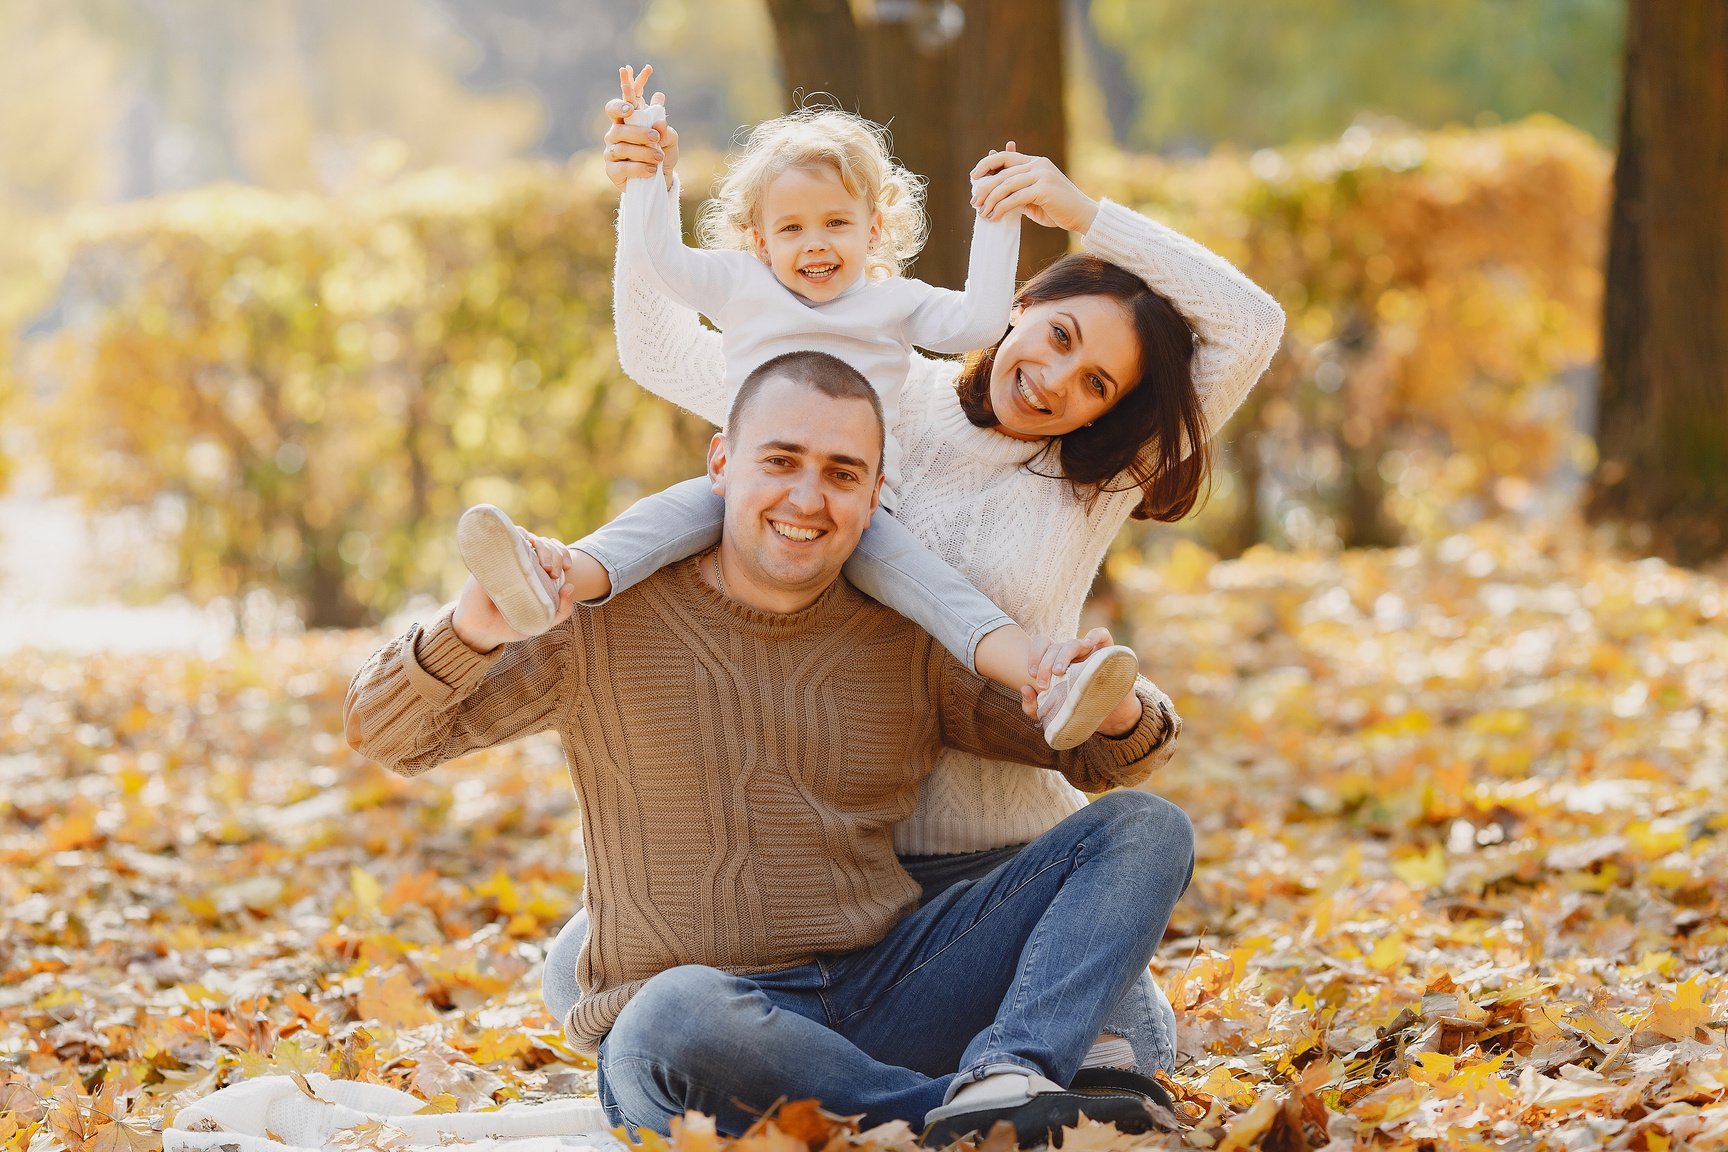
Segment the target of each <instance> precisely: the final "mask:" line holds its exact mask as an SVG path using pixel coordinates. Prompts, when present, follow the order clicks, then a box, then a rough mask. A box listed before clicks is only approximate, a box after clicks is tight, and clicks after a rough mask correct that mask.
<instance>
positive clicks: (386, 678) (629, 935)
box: [346, 560, 1180, 1052]
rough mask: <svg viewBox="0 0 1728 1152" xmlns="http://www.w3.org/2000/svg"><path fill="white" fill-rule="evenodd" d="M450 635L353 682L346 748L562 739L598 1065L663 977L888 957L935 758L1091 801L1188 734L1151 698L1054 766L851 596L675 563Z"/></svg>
mask: <svg viewBox="0 0 1728 1152" xmlns="http://www.w3.org/2000/svg"><path fill="white" fill-rule="evenodd" d="M451 616H452V612H451V610H450V609H446V610H445V611H444V612H443V613H442V614H440V616H439V617H438V618H437V620H436V621H434V623H433V624H431V625H430V626H429V627H427V628H425V629H422V628H420V627H418V626H416V627H415V628H413V629H411V630H410V631H409V632H408V633H407V635H405V636H403V637H401V638H399V639H397V640H396V641H394V642H392V643H391V644H389V645H387V646H386V647H384V648H383V649H381V650H380V651H378V652H377V653H375V654H374V655H373V656H372V658H371V659H370V660H369V661H367V663H366V665H365V666H364V667H362V668H361V669H360V671H359V672H358V673H357V674H356V675H355V677H354V681H353V683H352V684H351V685H350V686H349V690H348V699H347V706H346V712H347V732H348V737H349V741H350V743H352V744H353V745H354V746H355V747H356V748H358V749H359V750H360V751H361V752H363V753H364V754H366V755H367V756H369V757H371V758H372V759H374V760H377V761H379V762H381V763H383V764H385V765H386V766H387V767H389V768H391V769H393V770H395V771H397V772H400V773H402V774H404V775H414V774H416V773H419V772H422V771H424V770H426V769H427V768H430V767H431V766H433V765H434V764H438V763H440V762H442V761H445V760H449V759H451V758H453V757H456V756H460V755H462V754H463V753H465V752H468V751H471V750H473V749H476V748H482V747H486V746H489V745H493V744H498V743H502V742H504V741H507V740H511V739H514V738H516V737H518V736H522V735H525V734H527V733H529V732H534V731H542V730H555V731H557V732H558V733H559V735H560V736H561V737H562V740H563V745H564V752H565V756H566V758H567V759H568V761H569V764H570V769H571V779H572V780H573V782H574V783H575V786H576V794H577V800H578V804H579V806H580V809H581V817H582V829H583V838H584V844H585V851H586V854H587V885H586V888H585V892H584V900H585V902H586V904H587V908H588V914H589V917H590V918H591V924H592V926H591V928H590V931H589V935H588V940H587V943H586V945H585V947H584V950H583V952H582V956H581V958H580V960H579V961H578V963H577V972H576V976H577V981H578V982H579V983H580V985H581V987H582V992H583V995H582V999H581V1001H580V1002H579V1003H578V1004H577V1006H576V1007H575V1008H574V1009H573V1010H572V1011H571V1013H570V1015H569V1017H568V1018H567V1019H566V1020H565V1022H564V1024H565V1030H566V1032H567V1033H568V1034H569V1036H570V1038H571V1041H572V1043H574V1044H576V1045H577V1046H578V1047H579V1048H581V1049H582V1050H583V1051H587V1052H593V1051H594V1050H595V1049H596V1048H597V1047H598V1046H599V1043H600V1041H601V1039H602V1038H603V1037H604V1036H605V1035H606V1033H607V1031H608V1030H609V1029H610V1028H611V1026H612V1022H613V1021H614V1020H615V1019H616V1018H617V1015H618V1013H619V1011H620V1010H622V1008H623V1007H624V1005H625V1004H626V1003H627V1002H628V1001H629V999H630V997H631V996H632V995H633V994H634V993H635V991H636V990H637V989H638V988H640V987H641V985H642V983H643V982H644V981H646V980H647V979H649V978H650V977H652V976H654V975H655V974H656V973H658V972H662V971H664V970H665V969H667V968H671V967H674V966H676V965H679V964H708V965H712V966H714V967H717V968H721V969H724V970H725V971H728V972H733V973H737V974H741V975H743V974H750V973H754V972H765V971H774V970H777V969H781V968H786V967H790V966H793V965H796V964H802V963H806V962H808V961H809V960H810V959H811V958H812V957H814V956H817V955H819V954H825V953H834V952H849V951H852V950H854V949H857V948H861V947H864V946H866V945H869V944H873V943H875V942H876V941H877V940H879V939H881V937H882V936H883V934H884V933H886V932H887V930H888V929H889V928H890V927H891V926H892V925H893V924H894V923H895V922H896V921H897V920H898V919H899V918H900V917H901V916H902V915H904V914H905V913H906V912H907V911H908V910H910V909H911V908H912V907H914V906H915V905H916V904H917V898H918V888H917V885H916V884H914V883H913V882H912V880H911V878H910V877H908V876H907V875H906V873H905V871H904V870H903V869H901V867H900V865H899V862H898V861H897V860H896V859H895V856H894V848H893V842H892V829H893V828H894V826H895V825H896V824H898V823H900V822H901V821H902V820H904V819H905V818H906V817H907V816H908V815H909V814H910V813H911V811H912V808H913V805H914V803H915V802H916V798H917V784H918V781H919V780H920V779H921V778H922V777H923V776H925V775H926V774H927V773H928V772H929V771H930V770H931V769H932V768H933V767H934V766H935V764H936V759H937V755H938V752H939V751H940V749H941V747H942V746H943V745H944V744H947V745H949V746H952V747H958V748H965V749H969V750H970V751H971V752H972V753H974V754H978V755H983V756H992V757H1003V758H1008V759H1012V760H1015V761H1019V762H1020V763H1018V764H1016V765H1015V766H1014V767H1013V768H1003V769H1001V770H1002V771H1004V772H1013V773H1018V774H1020V775H1024V776H1029V777H1042V776H1051V777H1055V778H1060V777H1057V773H1058V772H1059V773H1062V774H1064V775H1066V776H1067V777H1068V778H1070V779H1072V780H1073V781H1074V782H1075V783H1077V784H1079V785H1080V786H1082V787H1085V788H1088V789H1091V790H1095V791H1097V790H1103V789H1105V788H1109V787H1113V786H1116V785H1120V784H1132V783H1135V782H1137V781H1139V780H1141V779H1144V778H1145V776H1146V775H1147V774H1148V773H1149V772H1151V771H1152V769H1153V768H1154V767H1155V766H1156V765H1157V764H1158V763H1160V762H1161V761H1162V760H1163V759H1164V758H1166V757H1167V756H1168V755H1169V747H1170V745H1171V744H1172V743H1173V742H1174V738H1175V736H1176V735H1177V733H1178V732H1179V731H1180V724H1179V723H1178V722H1177V721H1176V720H1175V716H1174V713H1173V712H1171V711H1170V709H1169V706H1168V701H1164V700H1163V699H1162V697H1161V696H1160V695H1157V694H1156V689H1152V688H1151V686H1150V685H1141V686H1140V692H1141V698H1142V700H1143V702H1144V703H1145V704H1146V707H1144V708H1142V713H1141V720H1140V723H1139V724H1138V725H1137V726H1136V727H1135V728H1134V729H1133V730H1132V731H1130V732H1129V733H1127V734H1126V735H1124V736H1122V737H1121V738H1118V739H1112V738H1109V737H1103V736H1095V737H1093V739H1091V740H1089V741H1087V742H1086V743H1085V744H1083V745H1081V746H1080V747H1079V748H1075V749H1072V750H1071V751H1068V752H1060V753H1058V752H1053V751H1051V750H1050V748H1049V747H1048V746H1047V745H1045V743H1044V741H1043V739H1042V737H1041V736H1040V735H1039V732H1038V729H1037V728H1036V727H1034V726H1033V725H1032V724H1031V723H1029V722H1028V721H1027V720H1026V718H1025V717H1024V716H1023V715H1022V714H1021V712H1020V703H1019V700H1018V698H1017V697H1015V696H1013V695H1012V694H1010V693H1009V692H1007V691H1006V690H1004V689H1001V688H998V687H997V686H995V685H993V684H989V683H987V682H985V681H983V680H980V679H978V678H977V677H976V676H973V675H972V674H970V673H969V672H967V671H965V669H964V668H962V667H961V666H960V664H959V663H958V662H956V661H955V660H954V658H953V657H952V656H950V655H948V654H947V653H946V652H944V651H943V650H942V649H941V648H940V647H939V646H938V645H937V644H936V643H935V642H934V641H933V640H931V639H930V637H929V636H928V635H926V634H925V633H924V632H922V631H921V630H919V629H918V628H917V627H916V626H915V625H913V624H912V623H910V622H909V621H906V620H904V619H902V618H901V617H900V616H898V615H896V614H895V613H894V612H892V611H890V610H889V609H887V608H884V607H882V606H881V605H880V604H877V603H876V602H875V601H873V600H871V599H869V598H868V597H866V596H864V595H863V594H862V593H861V592H859V591H857V590H856V589H854V588H853V587H852V586H851V585H850V584H848V583H846V582H845V581H844V580H839V581H836V582H835V584H834V586H833V587H832V588H830V589H829V590H828V591H827V592H825V593H824V594H823V595H822V597H821V598H820V599H818V600H817V602H816V603H815V604H813V605H811V606H810V607H809V608H807V609H805V610H803V611H802V612H796V613H791V614H786V615H780V614H775V613H766V612H758V611H754V610H752V609H750V608H747V607H745V606H743V605H741V604H738V603H737V602H735V601H733V600H729V599H727V598H725V597H723V596H721V595H720V594H719V593H718V592H716V591H714V590H713V589H712V588H710V587H708V585H707V584H705V583H703V582H702V580H701V577H700V575H699V574H698V568H697V561H695V560H687V561H683V562H681V563H678V564H675V565H672V566H670V567H668V568H665V569H663V570H661V571H660V572H657V573H655V574H654V575H653V576H652V577H650V578H649V579H648V580H646V581H644V582H643V583H641V584H639V585H638V586H636V587H635V588H633V589H630V590H629V591H627V592H625V593H624V594H622V595H620V596H618V597H617V598H615V599H614V600H612V601H611V602H609V603H608V604H607V605H605V606H604V607H603V608H599V609H596V610H593V611H579V612H577V613H576V614H575V615H574V616H573V617H572V618H571V619H570V620H569V621H566V622H565V623H564V624H562V625H560V626H558V627H556V628H554V629H552V630H551V631H549V632H547V633H545V634H544V635H542V636H538V637H535V638H533V639H531V640H526V641H523V642H521V643H519V644H511V645H506V646H503V647H501V648H499V649H497V650H495V651H493V652H490V653H485V654H481V653H476V652H473V651H472V650H470V649H469V648H468V646H467V645H466V644H464V643H463V642H462V640H461V639H460V638H459V637H458V636H457V635H456V633H455V631H454V629H453V628H452V627H451V623H450V621H451ZM1029 764H1030V765H1039V766H1042V767H1045V768H1053V769H1056V772H1046V771H1039V770H1038V769H1037V768H1029V767H1026V765H1029Z"/></svg>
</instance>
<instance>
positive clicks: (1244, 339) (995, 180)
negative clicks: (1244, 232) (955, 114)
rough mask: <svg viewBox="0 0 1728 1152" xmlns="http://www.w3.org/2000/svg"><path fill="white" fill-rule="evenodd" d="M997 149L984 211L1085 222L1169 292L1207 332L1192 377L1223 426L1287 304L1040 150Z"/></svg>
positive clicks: (1098, 241)
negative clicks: (1086, 186) (1095, 190)
mask: <svg viewBox="0 0 1728 1152" xmlns="http://www.w3.org/2000/svg"><path fill="white" fill-rule="evenodd" d="M1008 147H1009V149H1010V150H1009V151H1007V152H995V153H992V154H991V155H989V156H987V157H985V158H984V159H983V160H981V161H980V162H979V164H978V167H977V168H975V169H974V170H973V173H972V176H973V203H974V204H975V205H977V207H978V209H979V211H980V212H982V213H984V214H986V215H991V216H994V215H998V214H1000V213H1002V212H1008V211H1012V210H1014V209H1016V208H1018V209H1020V210H1021V211H1023V212H1025V213H1026V215H1027V216H1028V217H1030V218H1031V219H1032V220H1034V221H1036V222H1038V223H1040V224H1043V225H1046V226H1047V227H1051V228H1066V229H1067V230H1069V231H1071V232H1080V233H1083V234H1084V235H1085V238H1086V250H1087V251H1089V252H1091V253H1092V254H1093V255H1095V256H1100V257H1102V258H1104V259H1105V260H1108V261H1110V262H1111V263H1112V264H1115V265H1117V266H1119V267H1122V268H1125V269H1127V270H1128V271H1130V272H1132V273H1134V274H1135V275H1136V276H1138V277H1140V279H1142V280H1144V281H1146V283H1147V284H1148V285H1149V286H1150V287H1151V288H1152V289H1153V290H1154V291H1156V292H1158V293H1160V294H1162V295H1164V296H1166V297H1168V298H1169V300H1170V301H1171V303H1173V304H1175V305H1176V308H1177V310H1178V311H1180V312H1181V313H1182V316H1183V319H1185V320H1187V321H1188V324H1189V326H1190V327H1191V328H1193V329H1194V334H1195V335H1196V336H1197V337H1198V338H1199V340H1198V343H1197V345H1196V347H1195V349H1194V386H1195V388H1196V390H1197V391H1198V392H1199V394H1200V404H1201V407H1202V408H1203V409H1204V410H1205V413H1206V426H1207V428H1208V429H1209V430H1210V431H1211V433H1212V434H1213V435H1217V434H1218V431H1219V429H1221V428H1222V427H1223V426H1224V423H1225V421H1227V420H1229V419H1230V417H1231V415H1232V414H1233V413H1234V412H1235V411H1236V409H1237V408H1238V407H1240V406H1241V404H1242V400H1243V398H1244V397H1246V396H1247V395H1248V390H1249V389H1251V388H1252V387H1254V382H1255V381H1257V380H1259V379H1260V374H1261V373H1263V372H1265V371H1266V366H1267V365H1268V364H1270V363H1271V362H1272V355H1273V353H1275V352H1277V351H1278V342H1279V340H1280V339H1282V338H1283V335H1284V309H1282V308H1280V307H1279V306H1278V302H1277V301H1276V300H1274V299H1273V298H1272V297H1271V296H1270V295H1269V294H1268V293H1266V292H1265V291H1264V290H1263V289H1262V288H1261V287H1260V286H1259V285H1258V284H1256V283H1254V281H1252V280H1250V279H1248V277H1246V276H1244V275H1243V274H1242V273H1241V272H1240V271H1239V270H1238V269H1237V268H1236V267H1235V265H1233V264H1231V263H1230V262H1229V261H1228V260H1226V259H1224V258H1223V257H1222V256H1220V255H1218V254H1217V253H1215V252H1213V251H1212V250H1211V249H1209V248H1207V247H1206V246H1205V245H1203V244H1200V243H1198V242H1197V241H1194V240H1191V239H1189V238H1188V237H1186V236H1184V235H1182V234H1181V233H1180V232H1177V231H1175V230H1174V229H1172V228H1168V227H1166V226H1165V225H1163V224H1160V223H1158V222H1157V221H1155V220H1151V219H1148V218H1147V217H1145V216H1142V215H1140V213H1138V212H1135V211H1133V210H1132V209H1129V208H1125V207H1123V206H1122V205H1120V204H1115V203H1112V202H1111V201H1109V200H1105V201H1102V202H1099V201H1095V200H1093V199H1092V198H1091V197H1089V196H1087V195H1086V194H1085V193H1083V192H1081V191H1080V189H1079V188H1077V187H1076V186H1075V185H1074V182H1073V181H1072V180H1070V179H1068V177H1067V176H1066V175H1064V174H1063V173H1062V170H1061V169H1059V168H1057V167H1056V165H1055V164H1053V163H1051V162H1050V161H1049V160H1047V159H1045V158H1044V157H1042V156H1027V155H1025V154H1023V153H1019V152H1015V151H1013V150H1012V149H1013V145H1012V144H1010V145H1009V146H1008Z"/></svg>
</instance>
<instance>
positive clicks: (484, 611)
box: [450, 532, 576, 652]
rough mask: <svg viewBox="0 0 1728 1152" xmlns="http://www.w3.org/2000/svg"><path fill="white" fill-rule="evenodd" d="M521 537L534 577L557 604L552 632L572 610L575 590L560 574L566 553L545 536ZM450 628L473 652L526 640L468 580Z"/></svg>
mask: <svg viewBox="0 0 1728 1152" xmlns="http://www.w3.org/2000/svg"><path fill="white" fill-rule="evenodd" d="M523 535H524V536H525V537H527V540H528V545H529V547H530V548H532V549H533V550H534V557H535V559H536V560H538V561H539V562H540V566H539V568H538V569H537V570H536V572H535V575H537V576H538V577H539V578H540V582H541V584H542V586H543V587H545V589H546V592H547V594H548V595H551V596H555V597H556V598H557V600H558V614H557V615H556V616H554V617H553V618H552V626H553V627H554V628H556V627H557V626H558V625H560V624H562V623H564V621H566V620H568V619H570V613H572V612H574V611H575V610H576V586H575V585H574V584H571V583H570V582H568V581H565V580H564V579H563V577H564V573H565V572H566V571H567V570H568V569H569V568H570V563H571V559H570V550H569V549H568V548H566V547H565V546H564V545H562V544H560V543H559V542H558V541H556V540H552V539H549V538H548V537H545V536H533V535H530V534H528V533H526V532H524V533H523ZM560 581H563V582H562V583H560ZM450 627H451V628H452V629H453V630H454V631H455V633H456V637H457V639H459V640H461V641H462V643H464V644H466V645H468V647H470V648H472V649H474V651H476V652H490V651H492V649H494V648H496V647H498V645H500V644H514V643H516V641H518V640H526V639H528V637H527V636H525V635H523V634H522V633H520V632H518V631H516V629H514V628H512V627H510V623H509V621H507V620H505V619H504V614H503V613H502V612H500V611H498V606H497V605H496V604H494V603H492V597H490V596H488V595H487V594H486V589H484V588H482V587H480V582H479V581H478V580H476V579H474V577H472V576H470V577H468V583H466V584H464V585H463V586H462V594H461V595H459V596H458V597H456V614H455V615H454V616H453V617H452V618H451V620H450Z"/></svg>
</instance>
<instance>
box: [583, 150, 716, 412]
mask: <svg viewBox="0 0 1728 1152" xmlns="http://www.w3.org/2000/svg"><path fill="white" fill-rule="evenodd" d="M635 183H637V181H630V182H629V183H628V184H627V185H626V186H625V193H626V196H628V194H629V192H630V185H632V184H635ZM642 183H645V184H652V183H653V182H652V181H642ZM656 199H657V197H656ZM661 207H664V209H665V212H666V214H667V215H668V216H669V217H670V221H671V223H670V227H671V231H672V233H673V235H674V236H678V235H682V233H681V232H680V226H679V223H678V186H677V183H676V181H674V184H673V187H672V188H671V189H668V190H667V192H666V193H665V198H664V203H663V204H662V205H661ZM626 216H627V212H626V210H625V208H624V205H623V203H622V202H621V203H620V209H619V213H618V217H619V219H618V223H619V240H618V247H617V254H616V260H615V263H614V267H613V273H612V323H613V331H614V334H615V336H616V338H617V341H618V363H619V366H620V367H622V368H623V369H624V372H625V374H626V375H628V376H629V377H630V378H631V379H632V380H634V381H636V383H638V384H640V385H641V386H642V387H643V388H646V389H647V390H648V391H650V392H652V393H653V394H654V395H656V396H659V397H661V398H662V399H665V400H670V401H672V403H674V404H676V405H678V406H679V407H680V408H684V409H687V410H688V411H691V412H694V413H695V414H696V415H698V416H700V417H702V418H703V419H704V420H707V421H708V422H709V423H711V424H713V425H715V426H716V427H718V426H720V425H722V424H724V423H726V412H727V410H728V409H729V408H730V407H731V404H732V393H731V390H730V389H729V388H728V387H727V386H726V360H725V356H724V354H723V352H722V350H721V345H720V334H719V333H718V332H715V331H713V330H712V329H709V328H705V327H703V325H702V321H701V319H700V318H699V317H698V316H697V312H696V308H694V307H692V306H690V305H686V304H683V303H680V302H679V301H677V300H675V299H672V298H671V297H670V296H668V295H667V294H666V293H665V292H664V291H663V290H662V289H661V288H659V287H657V286H656V285H657V281H656V279H655V277H654V274H653V272H652V270H650V269H647V268H645V267H644V266H643V260H642V259H641V258H640V252H639V251H638V250H637V249H636V246H635V245H632V244H626V242H625V235H624V234H625V232H626V231H627V230H628V229H627V224H628V221H627V220H626ZM680 246H682V245H680Z"/></svg>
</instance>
